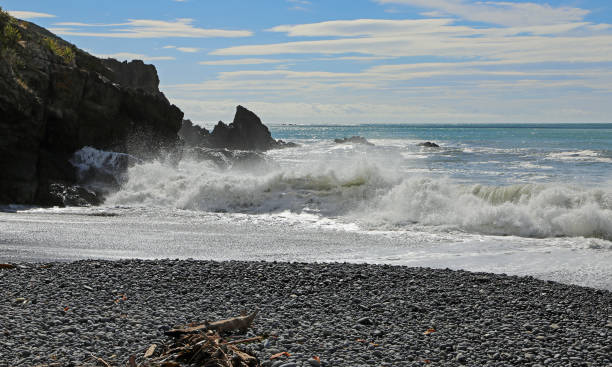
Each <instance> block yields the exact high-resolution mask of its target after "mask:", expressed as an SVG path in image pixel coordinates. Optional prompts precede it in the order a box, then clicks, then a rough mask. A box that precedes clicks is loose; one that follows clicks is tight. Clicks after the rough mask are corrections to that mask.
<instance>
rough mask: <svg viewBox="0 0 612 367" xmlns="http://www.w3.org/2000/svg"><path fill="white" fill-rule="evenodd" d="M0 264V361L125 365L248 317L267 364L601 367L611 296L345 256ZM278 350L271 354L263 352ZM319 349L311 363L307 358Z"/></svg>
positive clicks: (611, 336) (607, 359)
mask: <svg viewBox="0 0 612 367" xmlns="http://www.w3.org/2000/svg"><path fill="white" fill-rule="evenodd" d="M16 265H17V266H16V267H15V268H13V269H0V366H81V365H84V366H89V365H96V361H95V360H94V359H93V357H92V356H96V357H99V358H103V359H104V360H105V361H107V362H108V363H109V364H110V365H112V366H124V365H126V363H127V360H128V359H129V357H130V355H136V356H137V357H140V356H141V355H142V354H143V353H144V351H145V350H146V349H147V348H148V347H149V346H150V345H151V344H158V345H159V344H161V343H163V342H164V341H166V340H168V337H166V336H165V335H164V332H165V331H167V330H168V329H169V328H171V327H173V326H177V325H185V324H188V323H191V322H204V321H206V320H208V321H214V320H219V319H224V318H228V317H232V316H237V315H240V313H241V312H244V311H246V312H250V311H253V310H255V309H258V310H259V314H258V316H257V317H256V319H255V322H254V324H253V327H252V328H251V329H250V330H249V332H248V334H247V335H245V336H247V337H253V336H263V340H262V341H261V342H255V343H250V344H247V345H245V346H244V348H245V349H246V350H247V351H251V352H252V353H254V354H255V355H256V356H257V357H258V358H259V359H260V360H261V361H262V364H263V365H264V366H274V367H280V366H284V367H292V366H317V365H323V366H425V365H428V366H429V365H431V366H436V365H438V366H461V365H468V366H518V365H520V366H609V365H610V364H612V358H611V355H612V313H611V311H612V293H611V292H610V291H607V290H600V289H593V288H585V287H579V286H575V285H565V284H560V283H556V282H551V281H542V280H537V279H534V278H532V277H517V276H506V275H498V274H488V273H472V272H466V271H452V270H434V269H428V268H409V267H402V266H389V265H360V264H346V263H280V262H239V261H229V262H212V261H195V260H182V261H178V260H154V261H153V260H148V261H146V260H125V261H102V260H95V261H92V260H87V261H77V262H71V263H22V264H16ZM281 352H287V354H289V355H284V356H282V357H280V358H275V359H272V360H271V359H270V357H271V356H273V355H275V354H278V353H281ZM315 356H316V357H318V358H313V357H315Z"/></svg>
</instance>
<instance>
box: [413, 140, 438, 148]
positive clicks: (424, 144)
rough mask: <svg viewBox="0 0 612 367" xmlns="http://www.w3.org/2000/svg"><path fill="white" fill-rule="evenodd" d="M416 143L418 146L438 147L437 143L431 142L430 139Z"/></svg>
mask: <svg viewBox="0 0 612 367" xmlns="http://www.w3.org/2000/svg"><path fill="white" fill-rule="evenodd" d="M417 145H418V146H420V147H425V148H440V146H439V145H438V144H436V143H432V142H431V141H426V142H424V143H419V144H417Z"/></svg>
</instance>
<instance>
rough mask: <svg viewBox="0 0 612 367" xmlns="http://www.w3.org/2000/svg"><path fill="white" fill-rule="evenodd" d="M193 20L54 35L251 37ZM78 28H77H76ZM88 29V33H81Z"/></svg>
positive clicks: (65, 28) (59, 30)
mask: <svg viewBox="0 0 612 367" xmlns="http://www.w3.org/2000/svg"><path fill="white" fill-rule="evenodd" d="M193 22H194V21H193V19H190V18H180V19H176V20H174V21H164V20H152V19H129V20H128V21H127V22H125V23H118V24H85V23H75V22H69V23H56V24H55V25H56V26H59V27H55V28H49V30H50V31H51V32H54V33H56V34H59V35H62V36H81V37H104V38H212V37H221V38H236V37H250V36H252V35H253V32H251V31H245V30H225V29H207V28H199V27H196V26H194V25H193ZM75 27H77V28H75ZM92 27H100V28H111V29H108V30H107V29H105V30H104V31H90V30H89V29H90V28H92ZM82 28H86V29H82Z"/></svg>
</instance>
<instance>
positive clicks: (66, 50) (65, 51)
mask: <svg viewBox="0 0 612 367" xmlns="http://www.w3.org/2000/svg"><path fill="white" fill-rule="evenodd" d="M43 42H44V44H45V45H46V46H47V47H48V48H49V50H51V52H53V53H54V54H55V56H59V57H61V58H62V59H63V60H64V62H65V63H66V64H71V63H72V61H74V57H75V53H74V50H73V49H72V48H71V47H70V46H61V45H60V44H59V42H57V40H55V39H53V38H51V37H45V38H44V39H43Z"/></svg>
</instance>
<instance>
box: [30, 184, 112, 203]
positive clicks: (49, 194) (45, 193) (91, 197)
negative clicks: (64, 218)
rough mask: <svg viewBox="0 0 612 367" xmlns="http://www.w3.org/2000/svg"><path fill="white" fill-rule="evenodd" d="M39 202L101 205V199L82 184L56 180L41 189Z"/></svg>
mask: <svg viewBox="0 0 612 367" xmlns="http://www.w3.org/2000/svg"><path fill="white" fill-rule="evenodd" d="M39 202H40V204H42V205H45V206H60V207H64V206H90V205H99V204H100V199H99V198H98V196H97V195H96V194H95V193H94V192H93V191H90V190H88V189H86V188H84V187H82V186H79V185H71V184H68V183H58V182H55V183H51V184H49V186H48V187H47V189H46V190H42V191H41V196H40V197H39Z"/></svg>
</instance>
